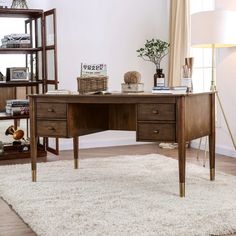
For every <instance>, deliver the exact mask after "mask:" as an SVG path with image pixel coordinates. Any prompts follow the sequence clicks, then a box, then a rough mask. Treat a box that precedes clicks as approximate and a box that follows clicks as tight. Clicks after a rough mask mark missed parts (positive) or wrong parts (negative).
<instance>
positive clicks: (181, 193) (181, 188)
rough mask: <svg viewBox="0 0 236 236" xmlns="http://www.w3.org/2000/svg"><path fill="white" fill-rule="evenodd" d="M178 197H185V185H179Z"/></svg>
mask: <svg viewBox="0 0 236 236" xmlns="http://www.w3.org/2000/svg"><path fill="white" fill-rule="evenodd" d="M179 196H180V197H185V183H179Z"/></svg>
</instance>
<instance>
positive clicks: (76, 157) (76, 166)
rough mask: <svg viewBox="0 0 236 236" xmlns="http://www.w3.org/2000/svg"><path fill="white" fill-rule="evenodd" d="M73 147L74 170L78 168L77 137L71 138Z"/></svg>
mask: <svg viewBox="0 0 236 236" xmlns="http://www.w3.org/2000/svg"><path fill="white" fill-rule="evenodd" d="M73 146H74V168H75V169H78V168H79V160H78V159H79V137H74V138H73Z"/></svg>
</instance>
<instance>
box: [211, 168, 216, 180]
mask: <svg viewBox="0 0 236 236" xmlns="http://www.w3.org/2000/svg"><path fill="white" fill-rule="evenodd" d="M210 180H211V181H214V180H215V168H212V169H210Z"/></svg>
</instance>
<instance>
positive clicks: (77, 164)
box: [74, 159, 79, 169]
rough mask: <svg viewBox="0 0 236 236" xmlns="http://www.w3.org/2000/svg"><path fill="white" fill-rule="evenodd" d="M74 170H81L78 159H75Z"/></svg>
mask: <svg viewBox="0 0 236 236" xmlns="http://www.w3.org/2000/svg"><path fill="white" fill-rule="evenodd" d="M74 168H75V169H78V168H79V162H78V159H74Z"/></svg>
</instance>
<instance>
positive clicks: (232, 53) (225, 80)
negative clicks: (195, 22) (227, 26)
mask: <svg viewBox="0 0 236 236" xmlns="http://www.w3.org/2000/svg"><path fill="white" fill-rule="evenodd" d="M216 9H218V10H233V11H236V1H235V0H227V1H223V0H216ZM233 27H234V26H233ZM217 56H218V61H217V75H216V77H217V88H218V90H219V95H220V97H221V100H222V104H223V106H224V109H225V113H226V116H227V118H228V122H229V124H230V127H231V130H232V133H233V136H234V138H235V140H236V123H235V120H236V109H235V108H236V93H235V91H236V90H235V88H236V70H235V65H236V64H235V61H236V47H234V48H227V49H220V50H219V51H218V55H217ZM221 126H222V127H221V128H218V129H217V143H216V145H217V147H218V148H221V149H222V150H224V149H225V151H228V154H229V155H231V156H234V157H236V151H235V150H234V148H233V145H232V142H231V139H230V136H229V133H228V130H227V128H226V125H225V123H224V119H223V118H221Z"/></svg>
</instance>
